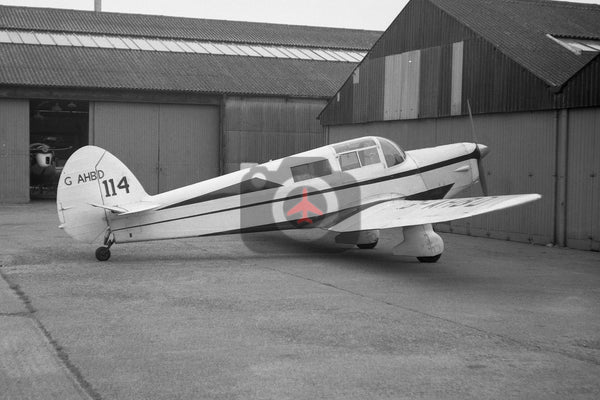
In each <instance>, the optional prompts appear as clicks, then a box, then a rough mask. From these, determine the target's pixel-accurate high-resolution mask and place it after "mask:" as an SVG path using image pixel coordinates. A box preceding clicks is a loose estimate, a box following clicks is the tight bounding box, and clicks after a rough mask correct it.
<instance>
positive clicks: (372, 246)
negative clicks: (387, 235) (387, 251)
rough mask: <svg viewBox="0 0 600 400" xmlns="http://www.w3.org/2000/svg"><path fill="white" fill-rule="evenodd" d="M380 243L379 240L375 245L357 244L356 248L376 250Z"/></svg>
mask: <svg viewBox="0 0 600 400" xmlns="http://www.w3.org/2000/svg"><path fill="white" fill-rule="evenodd" d="M378 242H379V239H377V240H376V241H374V242H373V243H363V244H357V245H356V247H358V248H359V249H363V250H368V249H374V248H375V246H377V243H378Z"/></svg>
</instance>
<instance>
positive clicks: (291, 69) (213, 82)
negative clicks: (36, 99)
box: [0, 6, 380, 98]
mask: <svg viewBox="0 0 600 400" xmlns="http://www.w3.org/2000/svg"><path fill="white" fill-rule="evenodd" d="M0 29H18V30H25V31H46V32H71V33H86V34H90V33H91V34H100V35H121V36H141V37H150V38H170V39H183V40H198V41H214V42H229V43H250V44H263V45H281V46H304V47H318V48H323V47H325V48H330V49H348V50H349V49H352V50H362V51H367V50H368V49H370V48H371V46H372V44H373V43H374V42H375V41H376V40H377V38H378V37H379V35H380V32H373V31H362V30H350V29H338V28H319V27H306V26H291V25H276V24H264V23H251V22H235V21H216V20H206V19H191V18H178V17H165V16H155V15H138V14H120V13H106V12H93V11H76V10H59V9H49V8H30V7H12V6H0ZM355 65H356V64H355V63H345V62H328V61H311V60H294V59H276V58H259V57H243V56H231V55H230V56H217V55H210V54H191V53H190V54H188V53H168V52H159V51H157V52H150V51H135V50H122V49H101V48H83V47H79V48H76V47H62V46H42V45H26V44H10V43H2V44H0V85H14V86H31V87H69V88H91V89H93V88H98V89H131V90H164V91H181V92H201V93H231V94H255V95H277V96H294V97H311V98H315V97H316V98H326V97H329V96H331V95H332V94H333V93H335V91H336V90H337V88H338V87H339V86H340V85H341V84H342V83H343V81H344V79H345V78H346V76H347V75H348V74H349V73H350V71H351V70H352V69H353V68H354V66H355Z"/></svg>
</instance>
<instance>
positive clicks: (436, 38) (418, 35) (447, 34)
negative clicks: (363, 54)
mask: <svg viewBox="0 0 600 400" xmlns="http://www.w3.org/2000/svg"><path fill="white" fill-rule="evenodd" d="M472 37H475V34H474V33H473V32H472V31H471V30H470V29H468V28H467V27H466V26H464V25H463V24H461V23H460V22H459V21H458V20H456V19H455V18H452V17H451V16H449V15H448V14H447V13H445V12H443V11H442V10H440V9H439V8H438V7H436V6H435V5H434V4H432V3H431V2H430V1H429V0H412V1H410V2H409V3H408V4H407V5H406V7H404V9H403V10H402V12H401V13H400V14H399V15H398V17H397V18H396V19H395V20H394V22H393V23H392V24H391V25H390V26H389V27H388V29H387V30H386V31H385V32H384V33H383V35H382V36H381V38H380V39H379V40H378V41H377V43H375V45H374V46H373V48H372V49H371V51H370V52H369V55H368V57H371V58H378V57H385V56H388V55H392V54H400V53H405V52H407V51H412V50H417V49H426V48H428V47H435V46H440V45H446V44H451V43H454V42H458V41H461V40H464V39H467V38H472Z"/></svg>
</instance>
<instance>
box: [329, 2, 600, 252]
mask: <svg viewBox="0 0 600 400" xmlns="http://www.w3.org/2000/svg"><path fill="white" fill-rule="evenodd" d="M599 54H600V6H598V5H590V4H579V3H566V2H555V1H544V0H411V1H410V2H409V3H408V4H407V6H406V7H405V8H404V9H403V10H402V12H401V13H400V14H399V15H398V17H397V18H396V19H395V20H394V22H393V23H392V24H391V25H390V26H389V28H388V29H387V30H386V31H385V32H384V33H383V35H382V36H381V38H380V39H379V40H378V41H377V43H376V44H375V45H374V46H373V48H372V49H371V50H370V51H369V53H368V54H367V56H366V57H365V58H364V59H363V61H362V62H361V63H360V64H359V65H358V66H357V67H356V69H355V70H354V71H353V72H352V73H351V74H349V77H348V79H347V80H346V82H345V83H344V84H343V85H342V86H341V89H339V91H338V92H337V94H335V95H334V96H333V97H332V98H331V99H330V100H329V102H328V104H327V106H326V107H325V109H324V110H323V112H322V113H321V114H320V120H321V124H322V125H323V126H324V127H325V128H326V134H327V136H328V140H329V141H330V142H335V141H339V140H345V139H349V138H353V137H358V136H363V135H371V134H374V135H380V136H385V137H388V138H391V139H393V140H395V141H397V142H398V143H399V144H401V145H403V146H404V147H405V148H407V149H412V148H419V147H426V146H433V145H439V144H445V143H451V142H458V141H473V133H472V129H471V124H470V119H469V111H468V110H469V106H470V107H471V108H472V113H473V125H474V126H475V132H476V137H477V139H478V141H479V142H481V143H484V144H486V145H489V146H490V148H491V149H492V152H491V153H490V155H489V156H488V157H487V158H486V159H485V166H486V170H487V175H488V177H487V181H488V184H489V188H490V194H492V195H493V194H508V193H530V192H537V193H540V194H542V195H543V199H542V200H541V201H539V202H537V203H536V204H535V205H532V206H527V207H522V208H516V209H513V210H509V211H507V212H503V213H499V214H487V215H485V216H481V217H475V218H471V219H469V220H466V221H454V222H452V223H449V224H442V225H440V226H438V229H440V230H445V231H452V232H458V233H465V234H470V235H475V236H489V237H494V238H500V239H507V240H517V241H525V242H533V243H543V244H547V243H554V244H557V245H560V246H569V247H573V248H578V249H589V250H596V251H597V250H600V156H599V154H600V57H599ZM471 194H472V195H477V194H480V191H479V189H474V191H473V193H471Z"/></svg>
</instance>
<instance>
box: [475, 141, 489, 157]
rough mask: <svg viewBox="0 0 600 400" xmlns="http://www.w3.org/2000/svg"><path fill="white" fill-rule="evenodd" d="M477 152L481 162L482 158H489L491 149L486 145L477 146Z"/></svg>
mask: <svg viewBox="0 0 600 400" xmlns="http://www.w3.org/2000/svg"><path fill="white" fill-rule="evenodd" d="M477 150H478V151H479V159H480V160H481V159H482V158H484V157H485V156H487V155H488V153H489V152H490V149H489V147H487V146H486V145H485V144H478V145H477Z"/></svg>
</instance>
